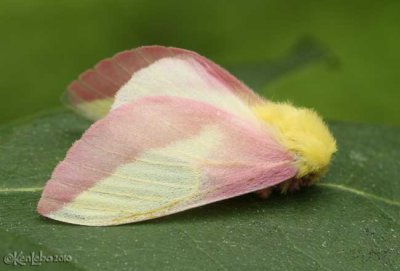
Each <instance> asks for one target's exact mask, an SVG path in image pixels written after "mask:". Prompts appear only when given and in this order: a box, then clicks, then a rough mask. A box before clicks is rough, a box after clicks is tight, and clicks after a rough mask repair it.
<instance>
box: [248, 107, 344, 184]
mask: <svg viewBox="0 0 400 271" xmlns="http://www.w3.org/2000/svg"><path fill="white" fill-rule="evenodd" d="M253 111H254V113H255V115H256V116H257V117H258V118H259V119H260V120H262V121H263V122H264V123H265V124H266V125H267V127H268V128H271V130H272V131H273V132H274V133H275V134H276V137H277V139H278V140H279V142H280V143H281V144H282V145H283V146H285V148H287V149H288V150H289V151H290V152H291V153H292V154H293V155H294V157H295V163H296V167H297V168H298V173H297V176H296V178H302V177H305V176H313V178H314V179H317V178H318V177H319V176H321V175H322V174H323V173H324V172H325V171H326V169H327V167H328V165H329V162H330V160H331V157H332V154H333V153H334V152H335V151H336V141H335V139H334V138H333V136H332V134H331V133H330V132H329V129H328V127H327V126H326V124H325V123H324V122H323V120H322V119H321V117H320V116H318V114H317V113H316V112H315V111H314V110H312V109H307V108H300V107H299V108H297V107H294V106H293V105H291V104H290V103H273V102H268V103H265V104H263V105H257V106H255V107H253Z"/></svg>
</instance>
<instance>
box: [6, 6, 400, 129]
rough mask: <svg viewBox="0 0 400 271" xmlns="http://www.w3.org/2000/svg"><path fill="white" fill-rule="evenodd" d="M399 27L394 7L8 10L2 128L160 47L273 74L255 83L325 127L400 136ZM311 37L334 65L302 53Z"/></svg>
mask: <svg viewBox="0 0 400 271" xmlns="http://www.w3.org/2000/svg"><path fill="white" fill-rule="evenodd" d="M399 17H400V1H385V0H383V1H365V0H364V1H348V0H347V1H297V0H291V1H282V0H273V1H265V0H264V1H251V0H247V1H232V0H231V1H217V0H213V1H211V0H202V1H168V0H163V1H156V0H155V1H148V0H147V1H122V0H113V1H111V0H110V1H108V0H102V1H100V0H96V1H95V0H79V1H77V0H75V1H72V0H69V1H67V0H58V1H52V0H1V1H0V34H1V36H0V37H1V39H0V60H1V65H0V69H1V70H0V71H1V76H0V108H1V109H0V110H1V111H0V112H1V114H0V123H4V122H9V121H11V120H13V119H16V118H18V117H22V116H28V115H31V114H33V113H35V112H38V111H41V110H45V109H47V108H52V107H57V106H60V99H59V97H60V95H61V93H62V92H63V91H64V89H65V86H66V85H67V84H68V83H69V82H70V81H72V80H73V79H74V78H75V77H77V76H78V74H79V73H80V72H82V71H83V70H84V69H86V68H89V67H91V66H92V65H93V64H95V63H96V62H97V61H99V60H100V59H102V58H105V57H109V56H111V55H113V54H115V53H116V52H118V51H121V50H124V49H129V48H133V47H137V46H141V45H150V44H161V45H169V46H176V47H183V48H187V49H191V50H195V51H197V52H199V53H201V54H203V55H205V56H207V57H208V58H210V59H212V60H214V61H216V62H217V63H219V64H221V65H222V66H225V67H228V68H229V67H232V69H233V70H237V72H236V74H238V75H240V74H243V75H246V69H247V74H249V73H252V71H254V73H256V74H257V76H259V77H261V78H264V77H263V76H264V74H265V81H262V80H261V82H258V83H257V84H255V83H254V82H250V81H251V80H250V79H249V80H248V81H246V80H245V81H246V82H248V83H249V84H251V85H252V86H256V87H257V91H258V92H260V93H262V94H263V95H265V96H266V97H268V98H271V99H274V100H291V101H293V102H294V103H295V104H297V105H305V106H309V107H314V108H316V109H317V110H318V111H319V112H320V113H321V114H322V115H323V116H324V117H325V118H328V119H334V120H345V121H356V122H374V123H385V124H391V125H400V117H399V113H400V109H399V107H400V106H399V102H400V91H399V88H400V64H399V63H400V50H399V48H400V18H399ZM306 37H307V39H308V40H311V41H314V43H318V44H320V47H321V48H324V49H323V50H322V49H321V48H319V49H318V50H322V51H324V50H325V51H324V52H325V53H324V54H326V55H329V57H327V58H329V59H330V60H328V61H325V60H324V61H319V60H318V61H317V59H318V57H315V60H313V59H312V57H311V58H310V59H311V60H310V59H308V60H307V57H306V60H304V59H303V60H302V55H301V53H300V55H296V54H295V53H293V50H295V49H293V48H296V46H298V44H301V43H302V40H304V39H305V38H306ZM314 47H315V46H314ZM317 47H318V46H317ZM310 50H311V51H310V52H311V55H312V50H313V49H310ZM305 52H306V53H307V52H308V51H307V50H306V51H305ZM310 52H309V53H310ZM299 59H300V60H299ZM296 61H297V62H299V63H300V64H299V65H297V64H296V63H297V62H296ZM302 61H303V62H304V63H302ZM252 63H255V64H254V65H253V64H252ZM287 66H288V67H289V68H287ZM235 67H236V68H235ZM240 67H242V71H241V69H240ZM255 67H256V68H257V69H255ZM285 67H286V68H285ZM293 67H296V68H293ZM243 69H244V70H245V71H243ZM282 71H283V72H282ZM280 73H284V76H281V74H280ZM249 78H251V76H250V77H249ZM243 79H245V78H243ZM253 83H254V84H253Z"/></svg>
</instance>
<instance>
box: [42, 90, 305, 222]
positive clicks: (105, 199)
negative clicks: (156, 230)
mask: <svg viewBox="0 0 400 271" xmlns="http://www.w3.org/2000/svg"><path fill="white" fill-rule="evenodd" d="M296 173H297V169H296V167H295V165H294V164H293V157H292V156H291V154H290V153H288V151H287V150H285V149H284V148H283V147H282V146H281V145H280V144H279V143H278V142H276V141H275V139H274V138H273V137H271V135H270V133H268V132H267V131H266V130H265V128H261V127H260V126H257V125H253V124H252V123H251V122H248V121H245V120H243V119H242V118H239V117H236V116H235V115H233V114H231V113H228V112H226V111H224V110H221V109H219V108H217V107H214V106H212V105H209V104H207V103H204V102H200V101H194V100H191V99H186V98H180V97H170V96H159V97H147V98H142V99H137V100H135V101H133V102H131V103H129V104H126V105H122V106H120V107H118V108H117V109H115V110H113V111H112V112H111V113H110V114H109V115H107V116H106V117H105V118H103V119H102V120H100V121H98V122H96V123H95V124H94V125H92V127H91V128H89V130H88V131H87V132H86V133H85V134H84V135H83V136H82V138H81V139H80V140H79V141H77V142H76V143H75V144H74V145H73V147H72V148H71V149H70V150H69V152H68V154H67V156H66V158H65V160H64V161H62V162H61V163H60V164H59V165H58V166H57V167H56V169H55V170H54V172H53V174H52V177H51V179H50V180H49V181H48V183H47V184H46V187H45V189H44V191H43V194H42V197H41V199H40V202H39V205H38V212H39V213H40V214H42V215H44V216H46V217H50V218H52V219H55V220H60V221H64V222H69V223H74V224H81V225H116V224H123V223H130V222H136V221H141V220H147V219H151V218H155V217H160V216H164V215H167V214H172V213H176V212H180V211H183V210H186V209H190V208H193V207H196V206H199V205H204V204H207V203H210V202H215V201H219V200H222V199H226V198H230V197H234V196H237V195H241V194H244V193H248V192H252V191H257V190H259V189H263V188H266V187H270V186H273V185H275V184H277V183H280V182H282V181H285V180H287V179H289V178H291V177H293V176H295V175H296Z"/></svg>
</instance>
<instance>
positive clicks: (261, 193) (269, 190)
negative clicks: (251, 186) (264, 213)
mask: <svg viewBox="0 0 400 271" xmlns="http://www.w3.org/2000/svg"><path fill="white" fill-rule="evenodd" d="M254 193H256V194H257V196H259V197H260V198H262V199H266V198H268V197H269V196H270V195H271V193H272V187H268V188H264V189H261V190H258V191H256V192H254Z"/></svg>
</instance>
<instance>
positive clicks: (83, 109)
mask: <svg viewBox="0 0 400 271" xmlns="http://www.w3.org/2000/svg"><path fill="white" fill-rule="evenodd" d="M160 95H168V96H178V97H185V98H190V99H194V100H199V101H202V102H205V103H210V104H212V105H218V106H220V107H222V109H225V110H227V111H229V112H231V113H235V112H236V113H237V112H238V111H239V112H240V114H241V115H250V113H251V112H249V110H248V108H247V106H248V105H249V104H257V103H260V102H262V99H261V98H260V97H258V96H257V95H256V94H255V93H254V92H253V91H252V90H250V89H249V88H248V87H247V86H245V85H244V84H243V83H241V82H240V81H239V80H238V79H236V78H235V77H234V76H232V75H231V74H230V73H229V72H227V71H226V70H224V69H223V68H221V67H220V66H218V65H216V64H215V63H213V62H212V61H210V60H208V59H207V58H205V57H202V56H200V55H198V54H197V53H195V52H192V51H188V50H184V49H179V48H172V47H163V46H145V47H140V48H137V49H134V50H129V51H124V52H121V53H119V54H117V55H115V56H113V57H112V58H109V59H105V60H102V61H100V62H99V63H98V64H97V65H95V67H94V68H93V69H89V70H87V71H86V72H84V73H83V74H82V75H80V77H79V78H78V79H77V80H75V81H73V82H72V83H71V84H70V85H69V87H68V91H67V99H68V103H69V104H70V105H72V106H73V107H74V108H75V109H76V110H77V111H78V112H80V113H81V114H83V115H84V116H86V117H87V118H89V119H92V120H97V119H100V118H102V117H103V116H104V115H106V114H107V113H108V112H109V111H110V109H111V108H116V107H118V106H120V105H123V104H126V103H129V102H130V101H132V100H135V99H139V98H142V97H146V96H160ZM245 105H246V106H245ZM235 108H236V109H235ZM234 109H235V110H234Z"/></svg>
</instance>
